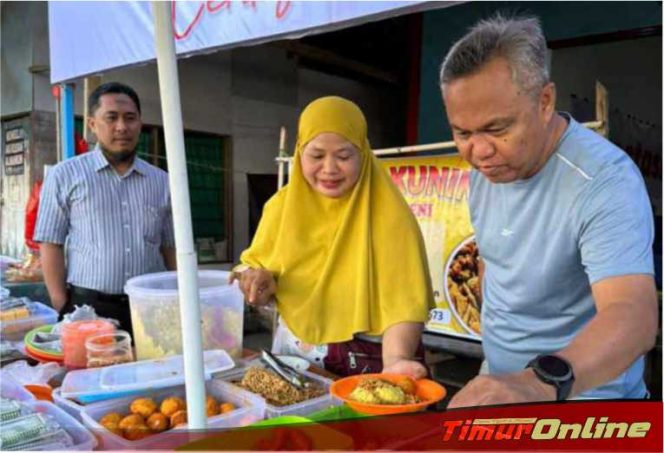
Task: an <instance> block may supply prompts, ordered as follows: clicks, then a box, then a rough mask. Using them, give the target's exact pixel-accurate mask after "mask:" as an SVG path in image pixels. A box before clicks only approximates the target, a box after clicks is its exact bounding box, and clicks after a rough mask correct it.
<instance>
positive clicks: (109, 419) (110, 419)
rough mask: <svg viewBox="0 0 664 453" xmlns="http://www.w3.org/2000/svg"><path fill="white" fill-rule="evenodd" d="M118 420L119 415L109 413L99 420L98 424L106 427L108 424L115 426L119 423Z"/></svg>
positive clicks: (120, 418) (119, 418) (120, 416)
mask: <svg viewBox="0 0 664 453" xmlns="http://www.w3.org/2000/svg"><path fill="white" fill-rule="evenodd" d="M120 420H122V415H121V414H119V413H117V412H109V413H108V414H106V415H104V416H103V417H102V418H101V419H100V420H99V424H100V425H106V424H108V423H115V424H116V425H117V424H118V423H120Z"/></svg>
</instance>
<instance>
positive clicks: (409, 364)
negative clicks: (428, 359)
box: [383, 359, 427, 379]
mask: <svg viewBox="0 0 664 453" xmlns="http://www.w3.org/2000/svg"><path fill="white" fill-rule="evenodd" d="M383 373H394V374H405V375H406V376H410V377H411V378H413V379H421V378H425V377H427V369H426V368H425V367H424V365H422V364H421V363H420V362H417V361H415V360H409V359H397V360H395V361H393V362H392V363H391V364H389V365H388V364H385V366H384V367H383Z"/></svg>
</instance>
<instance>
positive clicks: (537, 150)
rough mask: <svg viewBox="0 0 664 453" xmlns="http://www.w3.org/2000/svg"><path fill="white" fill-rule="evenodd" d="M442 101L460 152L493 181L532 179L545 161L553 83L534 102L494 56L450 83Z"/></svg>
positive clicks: (501, 60)
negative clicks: (480, 66) (466, 74)
mask: <svg viewBox="0 0 664 453" xmlns="http://www.w3.org/2000/svg"><path fill="white" fill-rule="evenodd" d="M443 99H444V101H445V107H446V109H447V118H448V121H449V123H450V126H451V127H452V133H453V136H454V141H455V143H456V146H457V148H458V150H459V153H460V154H461V156H462V157H463V158H464V159H466V160H467V161H468V162H470V164H471V165H472V166H473V167H474V168H476V169H477V170H478V171H479V172H481V173H482V174H483V175H484V176H485V177H486V178H487V179H489V180H490V181H491V182H494V183H507V182H512V181H516V180H519V179H527V178H530V177H531V176H533V175H534V174H535V173H536V172H537V171H539V169H540V168H541V165H543V164H544V163H545V162H546V158H547V157H548V156H547V155H546V153H547V149H546V143H547V138H548V135H549V134H548V129H547V127H548V125H549V122H550V120H551V117H552V115H553V113H554V107H555V88H554V85H553V84H552V83H549V84H547V85H546V86H545V87H543V88H542V89H541V91H540V92H539V93H538V94H537V97H536V98H535V97H534V96H533V94H532V93H525V92H523V90H522V89H521V88H520V87H519V86H518V85H516V84H515V83H514V82H513V81H512V73H511V70H510V67H509V66H508V64H507V62H506V61H505V60H504V59H502V58H495V59H493V60H491V61H490V62H488V63H487V64H486V65H485V66H484V67H482V68H481V69H480V70H479V71H478V72H477V73H474V74H471V75H469V76H466V77H462V78H459V79H457V80H454V81H452V82H450V83H449V84H447V85H446V86H445V89H444V93H443Z"/></svg>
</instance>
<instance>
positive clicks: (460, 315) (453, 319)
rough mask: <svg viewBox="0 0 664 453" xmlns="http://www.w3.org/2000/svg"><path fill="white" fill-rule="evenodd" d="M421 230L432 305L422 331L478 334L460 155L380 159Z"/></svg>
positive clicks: (466, 182) (465, 176) (466, 180)
mask: <svg viewBox="0 0 664 453" xmlns="http://www.w3.org/2000/svg"><path fill="white" fill-rule="evenodd" d="M381 162H382V163H383V165H384V166H385V169H386V171H387V172H388V174H389V175H390V177H391V178H392V181H393V182H394V184H395V186H396V187H397V189H398V190H399V191H400V192H401V194H402V195H403V196H404V198H405V200H406V202H407V203H408V205H409V206H410V208H411V211H412V212H413V215H414V216H415V218H416V219H417V223H418V224H419V226H420V229H421V231H422V236H423V237H424V243H425V246H426V250H427V258H428V262H429V272H430V274H431V283H432V285H433V293H434V294H433V295H434V300H435V302H436V307H435V308H434V309H432V310H431V312H430V313H429V322H427V325H426V330H427V331H429V332H436V333H442V334H445V335H451V336H456V337H462V338H467V339H473V340H479V339H480V338H481V327H480V312H481V307H482V297H481V294H480V285H479V276H478V273H477V262H476V259H477V247H476V245H475V242H474V239H473V238H474V231H473V227H472V224H471V222H470V209H469V208H468V193H469V190H470V170H471V168H470V164H468V162H466V161H464V160H463V159H462V158H461V156H459V155H458V154H448V155H441V156H423V157H402V158H385V159H381Z"/></svg>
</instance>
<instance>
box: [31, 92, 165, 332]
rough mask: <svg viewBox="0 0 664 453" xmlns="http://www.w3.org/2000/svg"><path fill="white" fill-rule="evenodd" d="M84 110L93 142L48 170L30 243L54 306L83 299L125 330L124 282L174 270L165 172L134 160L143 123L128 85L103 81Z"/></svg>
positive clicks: (68, 306) (71, 304)
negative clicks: (37, 253) (38, 252)
mask: <svg viewBox="0 0 664 453" xmlns="http://www.w3.org/2000/svg"><path fill="white" fill-rule="evenodd" d="M88 107H89V111H90V118H89V120H88V124H87V125H88V127H89V128H90V129H91V130H92V131H93V132H94V133H95V135H96V137H97V140H98V143H97V146H96V147H95V149H94V150H91V151H90V152H88V153H85V154H83V155H81V156H78V157H75V158H73V159H69V160H67V161H64V162H61V163H59V164H58V165H56V166H55V167H54V168H53V169H52V170H51V171H50V172H49V174H48V177H47V178H46V181H45V182H44V186H43V188H42V191H41V200H40V204H39V213H38V216H37V227H36V230H35V240H36V241H39V242H41V246H40V250H41V257H42V266H43V271H44V280H45V282H46V287H47V288H48V292H49V296H50V298H51V302H52V304H53V307H54V308H55V309H57V310H58V311H60V313H61V314H64V313H68V312H70V311H72V310H73V309H74V305H82V304H88V305H91V306H93V307H94V308H95V310H96V312H97V314H98V315H100V316H104V317H109V318H114V319H118V320H119V321H120V325H121V328H122V329H124V330H127V331H129V332H130V333H131V332H132V326H131V316H130V311H129V301H128V299H127V296H126V295H125V294H124V285H125V283H126V282H127V280H128V279H130V278H132V277H135V276H137V275H142V274H147V273H152V272H159V271H163V270H166V269H169V270H172V269H175V240H174V235H173V220H172V216H171V204H170V193H169V188H168V175H167V173H166V172H164V171H163V170H161V169H159V168H157V167H154V166H152V165H150V164H148V163H147V162H145V161H144V160H142V159H139V158H138V157H136V146H137V144H138V139H139V135H140V132H141V127H142V123H141V106H140V101H139V99H138V96H137V95H136V92H135V91H134V90H133V89H132V88H130V87H128V86H126V85H123V84H120V83H115V82H111V83H106V84H103V85H101V86H99V87H98V88H97V89H96V90H95V91H93V93H92V94H91V95H90V98H89V99H88ZM65 257H66V266H65Z"/></svg>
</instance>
